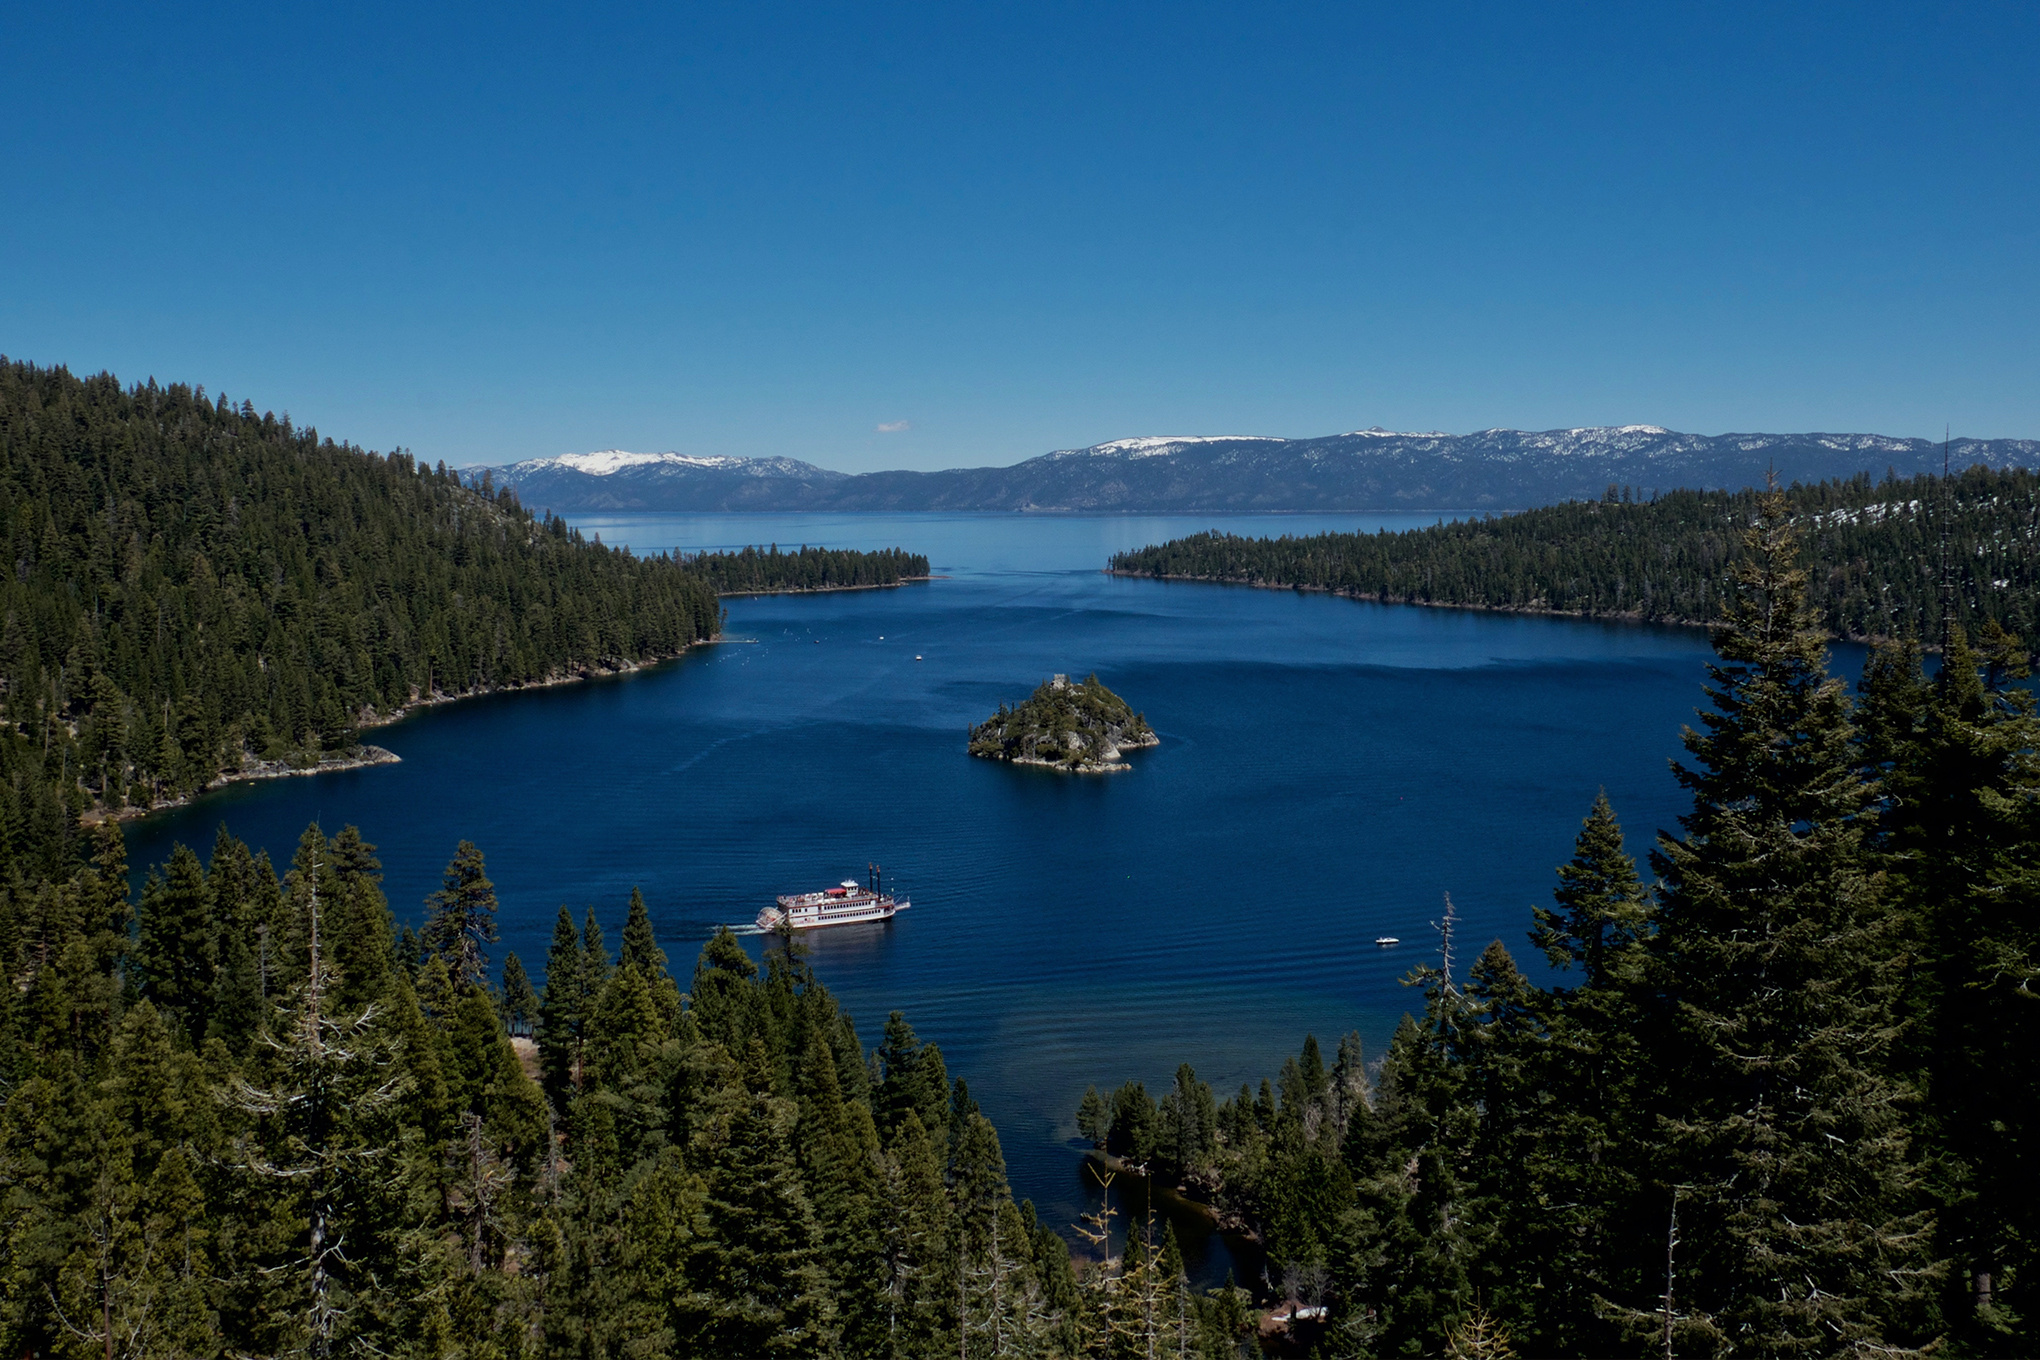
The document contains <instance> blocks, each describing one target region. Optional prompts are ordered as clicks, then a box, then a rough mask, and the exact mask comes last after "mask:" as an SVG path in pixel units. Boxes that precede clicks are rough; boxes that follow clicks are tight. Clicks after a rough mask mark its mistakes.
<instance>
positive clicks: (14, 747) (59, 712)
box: [0, 360, 927, 873]
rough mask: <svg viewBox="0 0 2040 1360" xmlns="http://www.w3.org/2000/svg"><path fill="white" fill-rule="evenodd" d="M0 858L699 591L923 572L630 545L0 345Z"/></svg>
mask: <svg viewBox="0 0 2040 1360" xmlns="http://www.w3.org/2000/svg"><path fill="white" fill-rule="evenodd" d="M0 539H4V543H0V548H4V557H0V560H4V561H5V562H6V563H7V564H8V570H7V571H6V572H5V573H4V574H0V861H4V862H7V863H11V864H17V865H20V866H21V867H22V868H23V869H24V871H33V872H50V873H55V872H58V871H59V870H60V868H61V866H64V865H66V864H69V863H72V862H75V861H76V859H77V858H78V856H79V853H80V850H81V847H82V842H81V840H80V839H79V834H78V824H79V821H80V818H81V817H83V816H85V815H87V814H90V813H95V812H101V811H106V812H116V811H119V810H122V809H130V808H147V807H152V806H157V805H160V804H162V803H164V802H167V801H172V800H175V799H178V798H181V797H184V796H187V795H189V794H190V793H192V792H193V791H195V790H197V789H201V788H203V787H205V786H206V785H207V784H208V783H210V782H212V781H213V780H214V779H215V778H217V777H219V776H220V775H221V774H222V773H231V772H233V771H236V770H239V769H241V768H243V767H244V765H246V764H248V763H249V762H253V761H289V762H294V763H300V764H303V763H311V762H314V761H317V760H318V759H319V758H320V757H321V756H325V755H330V754H331V753H336V752H343V753H344V752H348V751H351V750H352V749H353V748H354V747H355V745H356V743H357V741H358V736H359V732H360V729H361V728H362V727H363V726H366V725H370V724H374V723H377V722H380V721H384V720H387V719H388V718H389V717H391V716H392V715H394V714H396V713H399V712H401V711H402V710H403V709H405V708H406V707H407V706H409V705H411V704H413V703H415V702H418V701H420V700H431V699H436V698H445V697H451V696H458V695H466V694H478V693H485V692H488V691H492V690H499V689H508V688H515V687H517V686H521V685H529V684H535V683H541V682H546V681H551V680H556V679H560V678H563V677H568V676H573V675H578V674H583V673H587V672H590V671H612V670H618V669H624V668H628V667H632V666H637V665H641V664H644V663H646V662H650V661H656V660H660V659H663V658H667V657H672V656H677V655H678V654H679V653H681V652H682V651H684V650H686V649H687V648H688V647H689V646H691V645H693V644H695V643H697V642H701V641H704V640H706V639H708V638H711V637H713V636H715V635H716V633H717V630H718V629H719V627H720V624H721V607H720V605H719V604H718V603H717V599H716V596H717V593H718V592H719V591H725V590H739V589H742V590H760V589H764V590H771V589H788V588H826V587H829V586H836V585H846V584H888V583H892V582H896V581H898V580H899V579H900V577H901V576H902V575H925V574H926V572H927V561H926V559H925V558H921V557H917V556H913V555H910V554H907V553H904V552H901V551H899V550H897V549H894V550H889V551H886V552H882V553H863V552H849V551H842V550H833V551H832V550H824V549H805V548H804V549H802V550H801V551H800V552H797V553H780V552H778V551H776V550H773V551H769V552H760V551H758V550H755V549H745V550H743V551H741V552H737V553H721V554H703V555H696V556H681V555H677V554H654V555H647V556H639V555H635V554H633V553H631V552H629V551H628V550H625V549H618V548H610V547H605V546H603V545H602V544H601V543H600V542H598V541H591V540H589V539H588V538H586V537H585V536H584V535H583V534H582V533H581V532H580V531H578V530H576V529H574V528H573V527H571V526H570V525H568V524H567V523H566V521H564V520H561V519H557V518H554V517H552V516H550V515H548V516H546V517H544V518H542V519H541V518H537V517H534V516H533V515H532V514H530V513H529V512H528V511H526V510H525V509H524V508H523V507H522V506H520V505H519V504H518V503H517V500H516V498H515V497H514V496H512V495H511V494H510V493H509V492H507V491H503V492H498V491H495V490H494V489H493V488H487V487H486V486H484V487H469V486H465V485H463V484H462V481H461V477H460V475H459V474H458V473H457V472H453V471H449V470H448V469H447V468H446V467H445V466H444V465H443V464H442V465H440V466H437V467H429V466H427V465H425V464H423V463H421V462H418V461H417V460H415V459H413V458H412V457H411V456H410V455H409V454H407V453H405V452H402V451H401V450H400V451H397V452H394V453H391V454H389V455H388V456H387V457H384V456H379V455H377V454H374V453H370V452H367V451H365V450H362V449H359V448H356V447H354V446H353V445H350V444H344V443H335V442H334V441H332V440H331V439H327V438H323V437H322V436H321V435H320V434H319V433H318V431H316V430H314V429H312V428H310V427H299V426H296V425H294V424H292V422H291V420H290V418H289V417H288V416H284V417H281V418H279V417H277V416H275V415H274V414H271V413H268V412H264V413H262V414H259V415H258V414H257V413H256V411H255V408H254V406H253V405H252V404H251V403H249V402H247V401H243V402H240V403H239V404H235V403H233V402H230V401H229V400H228V399H227V398H226V397H225V396H224V395H221V396H216V397H211V398H208V397H207V396H206V394H205V391H204V389H203V388H192V387H187V386H183V385H181V384H172V385H170V386H167V387H161V386H158V385H157V384H156V383H155V381H154V380H151V381H149V382H147V383H143V384H139V385H136V386H133V387H126V388H124V387H122V386H121V385H120V383H119V382H117V381H116V380H115V379H114V378H112V377H111V376H109V375H105V374H101V375H99V376H96V377H90V378H78V377H74V376H73V375H72V374H70V373H69V372H67V371H65V370H64V369H61V368H38V367H35V366H33V365H30V364H25V363H15V362H8V361H5V360H0Z"/></svg>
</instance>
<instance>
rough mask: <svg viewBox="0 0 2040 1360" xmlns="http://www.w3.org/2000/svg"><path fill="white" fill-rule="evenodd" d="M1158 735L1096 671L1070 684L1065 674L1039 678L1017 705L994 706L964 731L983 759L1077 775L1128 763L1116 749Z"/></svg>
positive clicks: (1151, 741)
mask: <svg viewBox="0 0 2040 1360" xmlns="http://www.w3.org/2000/svg"><path fill="white" fill-rule="evenodd" d="M1160 741H1161V738H1160V737H1158V736H1156V735H1155V733H1154V729H1153V728H1151V727H1149V726H1148V725H1147V719H1146V718H1145V717H1144V716H1142V715H1141V714H1139V713H1136V712H1134V711H1133V709H1132V708H1131V707H1129V706H1128V705H1127V702H1126V700H1124V699H1122V698H1120V697H1119V696H1118V695H1117V694H1114V693H1113V692H1112V691H1111V690H1109V689H1107V688H1105V686H1104V685H1102V684H1100V683H1099V681H1098V677H1097V676H1096V675H1091V676H1088V677H1086V678H1085V679H1084V681H1083V682H1082V683H1081V684H1071V683H1070V678H1069V677H1068V676H1067V675H1057V676H1054V677H1052V678H1050V679H1047V680H1044V681H1042V682H1041V684H1040V685H1039V686H1038V687H1037V688H1036V689H1035V691H1034V693H1033V694H1031V695H1029V696H1028V697H1027V699H1026V700H1024V701H1023V702H1022V703H1021V704H1020V705H1019V707H1017V708H1009V707H1007V706H1006V705H1005V704H1000V705H999V711H998V712H997V713H994V714H993V715H992V716H991V717H989V718H987V719H985V720H984V721H983V722H981V723H979V724H978V725H977V726H976V727H973V728H972V729H971V730H970V753H971V754H972V755H974V756H982V757H984V758H985V759H987V760H1009V761H1012V762H1014V763H1015V764H1020V765H1045V766H1047V767H1049V768H1050V769H1056V770H1065V771H1070V772H1074V773H1078V774H1096V773H1102V772H1104V771H1108V770H1124V769H1128V768H1130V767H1129V766H1128V765H1127V764H1126V762H1125V759H1124V757H1122V756H1121V754H1120V753H1121V752H1122V751H1125V750H1128V749H1130V748H1133V747H1139V746H1154V745H1157V744H1159V743H1160Z"/></svg>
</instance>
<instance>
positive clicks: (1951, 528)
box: [1111, 466, 2040, 640]
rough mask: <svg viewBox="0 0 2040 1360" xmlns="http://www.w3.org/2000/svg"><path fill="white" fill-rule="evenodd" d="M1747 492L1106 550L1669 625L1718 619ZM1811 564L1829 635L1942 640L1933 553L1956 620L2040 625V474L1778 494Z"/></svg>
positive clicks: (1209, 574) (1855, 483)
mask: <svg viewBox="0 0 2040 1360" xmlns="http://www.w3.org/2000/svg"><path fill="white" fill-rule="evenodd" d="M1760 494H1761V493H1759V492H1755V491H1743V492H1737V493H1734V494H1730V493H1728V492H1721V491H1673V492H1667V493H1665V494H1663V495H1660V496H1656V497H1654V498H1652V499H1648V500H1637V499H1633V498H1631V497H1629V496H1627V495H1623V494H1618V493H1616V492H1615V490H1614V489H1613V488H1611V489H1610V494H1609V496H1608V497H1607V498H1606V499H1603V500H1599V501H1574V502H1569V503H1567V504H1564V505H1554V506H1548V507H1545V508H1543V509H1538V510H1525V511H1523V512H1521V513H1519V514H1513V515H1501V516H1495V517H1488V518H1482V519H1468V520H1461V521H1458V522H1456V523H1450V524H1438V525H1435V526H1433V527H1431V528H1428V529H1415V530H1409V531H1406V532H1394V531H1383V532H1381V533H1375V534H1316V535H1312V536H1309V537H1300V538H1299V537H1287V536H1285V537H1282V538H1274V539H1249V538H1239V537H1235V536H1233V535H1230V534H1215V533H1207V534H1198V535H1195V536H1193V537H1190V538H1184V539H1178V540H1176V541H1174V542H1171V543H1164V544H1160V545H1158V546H1154V547H1147V548H1141V549H1138V550H1136V551H1133V552H1125V553H1120V554H1118V555H1116V556H1115V557H1114V558H1113V559H1112V563H1111V568H1112V570H1113V571H1116V572H1123V573H1126V574H1128V575H1135V576H1165V577H1180V578H1187V579H1193V580H1203V581H1234V582H1244V583H1251V584H1256V585H1283V586H1305V587H1310V588H1315V589H1323V590H1333V591H1338V592H1340V593H1342V594H1348V595H1355V596H1359V597H1361V598H1363V599H1374V600H1385V601H1397V602H1404V603H1411V604H1441V605H1463V606H1469V607H1477V608H1486V609H1520V610H1536V611H1547V612H1553V613H1563V614H1581V615H1586V616H1589V617H1625V618H1637V619H1646V620H1656V621H1661V622H1668V623H1710V622H1712V621H1714V620H1715V619H1717V618H1719V617H1720V613H1721V609H1722V607H1723V605H1724V602H1725V600H1726V598H1727V594H1728V587H1729V575H1730V571H1731V569H1732V568H1733V566H1734V564H1735V563H1736V561H1737V560H1738V559H1739V557H1740V555H1741V553H1742V536H1743V531H1744V530H1745V529H1746V528H1747V527H1748V526H1749V524H1750V523H1751V521H1752V520H1753V519H1754V518H1755V515H1756V508H1757V503H1758V500H1759V498H1760ZM1785 495H1786V498H1787V500H1788V502H1789V504H1790V505H1791V508H1792V515H1793V517H1794V520H1795V522H1796V523H1797V525H1798V527H1799V530H1800V534H1801V536H1802V538H1803V540H1804V545H1805V552H1806V559H1807V562H1808V564H1809V566H1810V568H1811V572H1810V576H1809V579H1808V598H1809V600H1810V601H1811V604H1812V607H1813V609H1814V612H1815V615H1816V616H1817V617H1818V618H1819V620H1820V621H1821V623H1822V625H1823V626H1825V627H1826V629H1827V630H1828V632H1829V633H1831V634H1833V635H1835V636H1837V637H1847V638H1870V637H1894V636H1898V635H1899V634H1902V633H1910V634H1911V635H1913V636H1915V637H1927V638H1933V637H1936V636H1938V631H1937V630H1938V628H1939V623H1940V619H1941V614H1942V599H1943V591H1942V581H1943V579H1944V578H1943V575H1942V563H1943V561H1944V560H1945V562H1946V564H1947V568H1948V571H1947V577H1946V579H1947V580H1948V582H1949V583H1950V587H1951V588H1950V590H1949V591H1948V592H1947V597H1948V601H1949V604H1950V606H1951V607H1952V609H1953V613H1954V617H1955V619H1956V620H1957V621H1958V622H1960V623H1962V624H1963V625H1964V626H1965V627H1966V628H1968V629H1970V630H1971V631H1972V632H1974V631H1975V629H1976V628H1977V627H1979V626H1980V625H1981V624H1982V623H1984V622H1985V621H1989V620H1994V621H1996V622H1998V623H2001V624H2003V625H2004V626H2005V627H2006V628H2008V629H2010V630H2011V631H2013V632H2015V633H2018V634H2020V635H2021V636H2023V637H2025V638H2027V639H2029V640H2031V639H2034V638H2040V474H2036V473H2034V472H2033V471H2031V470H2028V469H2009V470H2005V471H1993V470H1992V469H1990V468H1986V467H1981V466H1979V467H1973V468H1971V469H1970V470H1969V471H1967V472H1964V473H1960V474H1958V475H1957V476H1955V477H1953V478H1951V479H1947V480H1944V479H1942V478H1940V477H1936V476H1922V477H1914V478H1912V479H1910V480H1906V481H1893V480H1885V481H1882V482H1874V481H1872V480H1871V479H1870V478H1868V477H1858V478H1855V479H1853V480H1850V481H1836V482H1822V483H1818V484H1815V485H1809V486H1793V487H1791V488H1789V489H1787V491H1786V492H1785Z"/></svg>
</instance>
